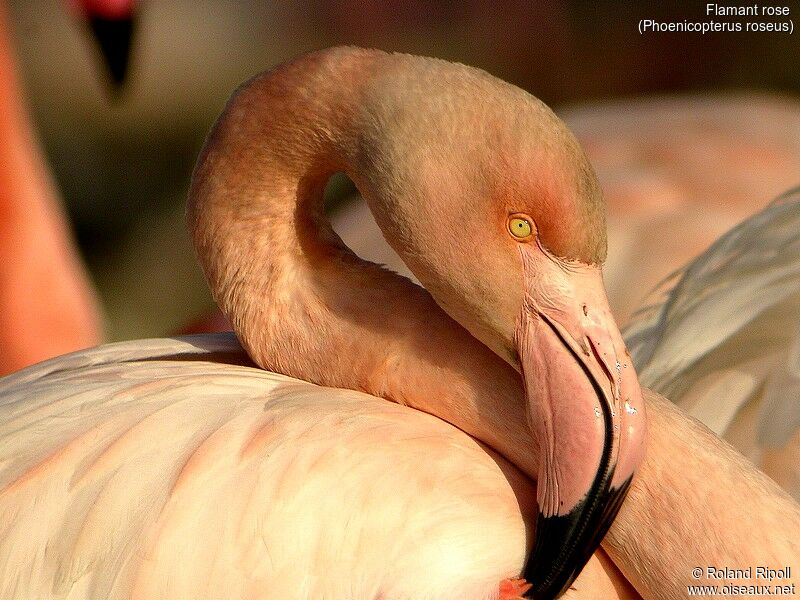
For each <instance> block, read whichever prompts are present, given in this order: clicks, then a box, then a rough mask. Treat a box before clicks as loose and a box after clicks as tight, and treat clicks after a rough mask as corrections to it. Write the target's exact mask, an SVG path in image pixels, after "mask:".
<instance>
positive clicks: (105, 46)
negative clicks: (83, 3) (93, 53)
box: [88, 15, 135, 97]
mask: <svg viewBox="0 0 800 600" xmlns="http://www.w3.org/2000/svg"><path fill="white" fill-rule="evenodd" d="M88 21H89V26H90V27H91V30H92V33H93V34H94V39H95V40H96V42H97V45H98V47H99V48H100V53H101V54H102V56H103V62H104V63H105V66H106V68H107V69H108V74H109V76H110V80H111V90H112V95H113V96H115V97H116V96H118V95H119V94H120V93H121V91H122V88H123V86H124V84H125V79H126V77H127V75H128V65H129V62H130V53H131V45H132V42H133V32H134V29H135V20H134V18H133V16H130V17H122V18H107V17H99V16H95V15H89V17H88Z"/></svg>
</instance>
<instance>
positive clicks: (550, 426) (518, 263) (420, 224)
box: [353, 57, 645, 598]
mask: <svg viewBox="0 0 800 600" xmlns="http://www.w3.org/2000/svg"><path fill="white" fill-rule="evenodd" d="M396 65H397V66H396V67H395V68H391V67H390V68H384V69H382V72H381V74H380V75H379V76H376V77H375V78H374V81H373V82H372V83H371V84H369V85H367V86H366V90H365V92H364V93H365V97H364V101H363V102H361V106H363V107H364V108H363V109H361V110H362V112H361V114H360V115H359V116H358V117H357V118H358V119H360V123H361V130H362V131H366V132H367V134H366V135H365V137H364V139H363V140H361V142H360V143H359V144H357V145H356V147H357V148H358V150H357V152H358V155H357V156H355V157H354V158H353V160H354V161H355V162H356V163H357V164H360V168H359V169H358V172H360V173H365V174H368V175H367V178H368V179H369V180H367V181H362V182H360V183H361V184H362V186H361V187H363V188H364V189H373V190H381V191H380V193H379V194H376V195H375V197H374V198H370V197H368V198H367V200H368V202H370V203H371V204H373V213H374V214H375V215H376V220H377V221H378V224H379V225H380V226H381V229H383V231H384V232H385V233H386V235H387V239H388V240H389V242H390V243H391V244H392V245H393V246H394V248H395V250H397V252H398V253H399V254H400V255H401V256H402V257H403V259H404V261H405V262H406V264H407V265H408V266H409V268H410V269H411V270H412V271H413V272H414V273H415V275H416V276H417V277H418V278H419V279H420V281H421V282H422V283H423V284H424V285H425V287H426V288H427V289H428V290H429V291H430V293H431V294H432V295H433V297H434V298H435V300H436V301H437V303H438V304H439V305H440V306H441V307H442V308H443V309H444V310H445V311H446V312H448V313H449V314H450V316H451V317H453V318H454V319H455V320H457V321H459V322H460V323H461V324H462V325H464V326H465V327H466V328H467V329H468V330H469V331H470V332H471V333H472V334H473V335H474V336H475V337H477V338H478V339H480V340H481V341H482V342H483V343H484V344H486V345H487V346H488V347H490V348H491V349H492V350H494V351H495V352H496V353H497V354H498V355H500V356H501V357H503V358H504V359H505V360H506V361H508V362H509V363H510V364H512V365H513V366H514V367H516V368H517V369H518V370H519V371H520V372H521V375H522V377H523V380H524V387H525V402H526V411H527V415H528V422H529V426H530V428H531V430H532V432H533V438H534V439H535V440H537V442H538V453H539V457H538V469H536V472H535V473H531V475H532V476H535V477H536V479H537V495H538V503H539V511H540V513H539V519H538V526H537V529H536V541H535V545H534V551H533V554H532V555H531V558H530V560H529V563H528V568H527V570H526V573H525V575H526V577H527V578H528V580H529V581H531V582H532V583H533V588H532V589H531V590H530V592H528V594H530V595H531V596H533V597H541V598H546V597H550V598H552V597H557V596H558V595H560V593H562V592H563V591H564V590H566V589H567V588H568V587H569V585H570V583H571V582H572V581H573V579H574V578H575V577H576V576H577V575H578V573H579V572H580V570H581V569H582V567H583V565H584V564H585V562H586V561H587V560H588V559H589V557H590V556H591V554H592V553H593V552H594V550H595V549H596V548H597V546H598V545H599V543H600V541H601V540H602V538H603V536H604V535H605V533H606V531H607V529H608V527H609V526H610V524H611V522H612V521H613V519H614V517H615V516H616V514H617V511H618V509H619V507H620V504H621V502H622V500H623V499H624V497H625V494H626V492H627V488H628V485H629V483H630V481H631V478H632V476H633V473H634V471H635V469H636V467H637V465H638V464H639V462H640V461H641V459H642V455H643V448H644V431H645V417H644V409H643V400H642V394H641V390H640V388H639V383H638V379H637V376H636V373H635V371H634V368H633V365H632V364H631V359H630V356H629V355H628V353H627V351H626V349H625V345H624V342H623V340H622V336H621V335H620V333H619V330H618V327H617V325H616V324H615V322H614V319H613V317H612V315H611V311H610V309H609V305H608V301H607V299H606V293H605V289H604V285H603V280H602V271H601V265H602V263H603V260H604V259H605V255H606V232H605V216H604V204H603V200H602V195H601V192H600V188H599V185H598V183H597V180H596V178H595V175H594V172H593V170H592V168H591V166H590V165H589V163H588V161H587V159H586V157H585V155H584V153H583V151H582V150H581V148H580V146H579V145H578V143H577V141H576V140H575V139H574V137H573V136H572V134H571V133H570V132H569V131H568V130H567V128H566V127H565V126H564V125H563V123H562V122H561V121H560V120H559V119H558V118H557V117H556V116H555V115H554V114H553V113H552V112H551V111H550V110H549V109H548V108H547V107H546V106H545V105H544V104H543V103H541V102H540V101H538V100H537V99H535V98H534V97H532V96H530V95H529V94H527V93H526V92H524V91H522V90H520V89H518V88H516V87H514V86H512V85H509V84H507V83H505V82H502V81H500V80H498V79H495V78H493V77H491V76H489V75H487V74H486V73H484V72H482V71H479V70H477V69H472V68H469V67H465V66H463V65H453V64H450V63H446V62H443V61H437V60H431V59H418V58H413V57H406V58H405V59H404V60H399V61H398V62H397V63H396ZM409 97H412V98H413V100H414V101H413V102H409ZM376 107H377V108H376ZM387 130H388V135H387V134H386V133H387ZM370 131H375V132H378V131H380V132H381V135H374V136H371V135H370V134H369V132H370ZM408 140H413V143H409V142H408ZM357 178H358V175H355V176H354V179H357ZM356 183H357V184H359V181H356ZM375 204H379V205H380V206H377V207H376V206H374V205H375ZM533 451H535V450H533Z"/></svg>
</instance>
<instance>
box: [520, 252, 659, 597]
mask: <svg viewBox="0 0 800 600" xmlns="http://www.w3.org/2000/svg"><path fill="white" fill-rule="evenodd" d="M532 246H533V247H532ZM520 252H521V253H522V256H523V265H524V270H525V278H526V297H525V307H524V309H523V311H522V314H521V315H520V318H519V321H518V325H517V334H516V338H517V340H516V341H517V352H518V354H519V360H520V367H521V371H522V375H523V379H524V384H525V396H526V400H527V407H528V419H529V422H530V426H531V428H532V431H533V432H534V435H535V437H536V439H537V440H538V446H539V448H540V453H541V463H540V467H539V475H538V478H537V499H538V503H539V520H538V523H537V529H536V543H535V546H534V550H533V553H532V555H531V557H530V560H529V562H528V566H527V568H526V573H525V577H526V579H528V581H530V582H531V583H532V584H533V588H532V589H531V591H530V592H529V593H530V595H531V597H535V598H556V597H558V596H559V595H561V594H562V593H563V592H564V591H566V590H567V589H568V588H569V586H570V584H571V583H572V581H573V580H574V579H575V578H576V577H577V576H578V574H579V573H580V571H581V569H582V568H583V566H584V565H585V564H586V561H588V560H589V558H590V557H591V555H592V554H593V553H594V551H595V550H596V549H597V547H598V546H599V544H600V542H601V541H602V539H603V537H604V536H605V534H606V532H607V531H608V528H609V527H610V526H611V523H612V522H613V520H614V518H615V517H616V515H617V512H618V510H619V508H620V506H621V504H622V501H623V500H624V498H625V495H626V493H627V490H628V486H629V485H630V482H631V479H632V477H633V473H634V470H635V469H636V467H637V466H638V464H639V463H640V461H641V460H642V458H643V453H644V442H645V427H646V421H645V417H644V402H643V399H642V393H641V389H640V387H639V382H638V379H637V377H636V372H635V371H634V368H633V365H632V364H631V360H630V356H629V355H628V353H627V350H626V349H625V344H624V342H623V340H622V336H621V335H620V333H619V330H618V328H617V326H616V324H615V323H614V319H613V317H612V316H611V311H610V309H609V306H608V301H607V299H606V295H605V289H604V287H603V281H602V273H601V271H600V268H599V267H596V266H589V265H585V264H580V263H565V262H563V261H560V260H559V259H555V258H553V257H552V256H550V255H549V254H548V253H547V252H546V251H545V250H544V249H543V248H541V247H539V248H538V251H537V248H535V246H534V245H531V246H520Z"/></svg>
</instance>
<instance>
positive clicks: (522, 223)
mask: <svg viewBox="0 0 800 600" xmlns="http://www.w3.org/2000/svg"><path fill="white" fill-rule="evenodd" d="M533 231H534V230H533V221H532V220H531V219H530V217H528V216H527V215H511V216H510V217H509V218H508V232H509V233H510V234H511V235H512V236H513V237H514V239H516V240H519V241H521V242H523V241H526V240H528V239H529V238H530V237H531V236H532V235H533Z"/></svg>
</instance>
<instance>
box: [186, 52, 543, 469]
mask: <svg viewBox="0 0 800 600" xmlns="http://www.w3.org/2000/svg"><path fill="white" fill-rule="evenodd" d="M374 60H375V57H374V55H372V56H371V57H366V56H359V55H354V56H351V57H350V59H349V60H348V61H342V60H341V59H338V60H336V61H335V65H336V67H335V68H336V71H335V72H333V71H332V69H334V67H332V66H331V64H334V63H331V62H330V61H328V60H326V58H325V57H324V56H323V57H320V55H312V56H311V57H305V58H303V59H302V61H303V64H302V65H300V66H297V63H294V64H290V65H288V66H284V67H281V68H280V69H279V70H277V71H273V72H271V73H269V74H267V75H264V76H261V77H259V78H256V79H254V80H253V81H251V82H249V83H248V84H246V86H244V87H243V88H242V89H241V90H239V91H238V92H237V94H236V95H235V96H234V98H233V99H232V100H231V101H230V102H229V104H228V106H227V108H226V110H225V111H224V113H223V115H222V116H221V117H220V119H219V121H218V122H217V124H216V126H215V128H214V130H213V131H212V133H211V134H210V137H209V140H208V141H207V144H206V147H205V149H204V151H203V153H202V154H201V157H200V159H199V161H198V165H197V168H196V170H195V175H194V178H193V184H192V188H191V191H190V198H189V207H188V221H189V225H190V229H191V230H192V232H193V235H194V241H195V245H196V248H197V252H198V255H199V258H200V262H201V264H202V266H203V269H204V271H205V274H206V277H207V278H208V280H209V283H210V285H211V288H212V291H213V294H214V296H215V299H216V301H217V303H218V304H219V305H220V307H221V309H222V310H223V311H224V312H225V314H226V315H227V316H228V318H229V319H230V321H231V323H232V324H233V326H234V329H235V330H236V332H237V335H238V336H239V338H240V340H241V342H242V344H243V346H244V347H245V349H246V350H247V351H248V353H249V354H250V356H251V357H252V358H253V360H254V361H255V362H256V363H258V364H259V365H260V366H261V367H263V368H265V369H269V370H274V371H278V372H281V373H284V374H287V375H290V376H293V377H297V378H300V379H303V380H306V381H311V382H314V383H317V384H320V385H326V386H332V387H343V388H350V389H355V390H361V391H364V392H367V393H369V394H373V395H376V396H380V397H383V398H386V399H388V400H391V401H394V402H398V403H401V404H406V405H409V406H412V407H414V408H417V409H420V410H423V411H425V412H428V413H431V414H435V415H437V416H439V417H441V418H442V419H444V420H446V421H448V422H450V423H452V424H453V425H455V426H456V427H459V428H460V429H462V430H464V431H466V432H467V433H470V434H472V435H473V436H475V437H477V438H478V439H480V440H481V441H483V442H485V443H487V444H488V445H490V446H491V447H493V448H494V449H495V450H497V451H499V452H500V453H502V454H504V455H505V456H506V457H507V458H508V459H509V460H510V461H511V462H512V463H514V464H516V465H517V466H518V467H520V468H521V469H522V470H523V471H524V472H526V473H527V474H529V475H532V474H534V473H535V472H536V469H537V468H538V464H537V460H538V458H537V457H538V452H536V451H535V443H534V441H533V440H532V439H531V435H530V430H529V428H528V427H527V423H526V417H525V411H524V403H523V399H522V388H521V384H520V381H519V376H518V374H517V373H516V371H514V369H513V368H512V367H510V366H509V365H508V364H507V363H505V362H504V361H503V360H502V359H500V358H499V357H497V356H496V355H495V354H494V353H492V352H491V351H490V350H488V349H487V348H486V347H485V346H484V345H482V344H481V343H480V342H478V341H477V340H476V339H475V338H473V337H472V336H471V335H470V334H469V333H468V332H467V331H466V330H465V329H463V328H462V327H461V326H460V325H459V324H458V323H456V322H455V321H454V320H452V319H451V318H450V317H448V316H447V315H446V314H445V313H444V311H442V310H441V309H440V308H439V307H438V306H437V305H436V303H435V302H434V301H433V299H432V298H431V296H430V295H429V294H428V293H427V292H426V291H425V290H424V289H422V288H420V287H419V286H417V285H415V284H413V283H412V282H410V281H409V280H407V279H406V278H404V277H401V276H399V275H396V274H394V273H391V272H389V271H387V270H385V269H383V268H381V267H379V266H378V265H375V264H372V263H368V262H366V261H363V260H361V259H359V258H358V257H356V256H355V255H354V254H353V253H352V252H351V251H350V250H349V249H347V248H346V247H345V246H344V244H343V243H342V241H341V240H340V239H339V237H338V236H337V235H336V234H335V233H334V232H333V230H332V228H331V226H330V223H329V222H328V221H327V219H326V217H325V214H324V211H323V205H322V197H323V190H324V186H325V183H326V182H327V180H328V178H329V177H330V175H331V174H333V173H335V172H337V171H343V172H345V173H347V174H348V175H350V176H351V177H352V178H353V180H354V181H355V182H356V184H357V185H358V187H359V190H360V192H361V193H362V194H363V195H364V196H365V197H367V198H369V199H370V205H371V206H373V208H374V210H380V207H381V206H382V203H383V201H384V198H383V196H382V193H381V190H380V189H370V188H369V185H368V184H365V183H364V180H363V179H361V178H359V176H358V174H359V172H360V171H361V170H362V169H360V168H359V165H358V164H357V161H358V160H359V159H358V155H359V152H362V151H363V148H364V147H365V146H368V144H367V143H366V142H365V140H364V139H363V138H362V137H361V135H360V130H361V128H360V127H359V125H358V114H357V105H358V103H359V95H360V90H361V88H362V86H363V85H364V82H365V80H366V79H367V78H368V77H369V73H370V71H371V70H372V68H373V64H372V63H373V62H374ZM337 99H338V100H337Z"/></svg>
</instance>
